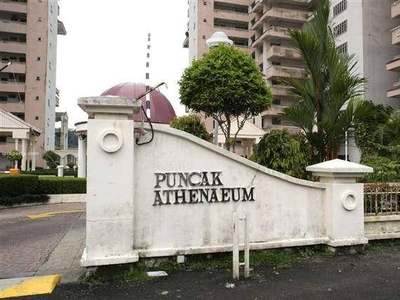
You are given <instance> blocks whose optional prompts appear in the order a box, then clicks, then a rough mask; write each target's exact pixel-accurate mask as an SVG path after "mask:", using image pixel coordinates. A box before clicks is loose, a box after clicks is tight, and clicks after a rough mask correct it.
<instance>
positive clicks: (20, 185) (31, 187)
mask: <svg viewBox="0 0 400 300" xmlns="http://www.w3.org/2000/svg"><path fill="white" fill-rule="evenodd" d="M38 181H39V177H38V176H35V175H6V176H0V198H1V197H15V196H19V195H27V194H37V193H36V188H37V185H38Z"/></svg>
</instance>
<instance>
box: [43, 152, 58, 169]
mask: <svg viewBox="0 0 400 300" xmlns="http://www.w3.org/2000/svg"><path fill="white" fill-rule="evenodd" d="M42 158H43V159H44V160H45V161H46V164H47V165H48V166H49V168H51V169H54V168H55V167H57V166H58V165H59V164H60V156H59V155H58V154H56V153H55V152H54V151H51V150H49V151H46V152H45V153H43V157H42Z"/></svg>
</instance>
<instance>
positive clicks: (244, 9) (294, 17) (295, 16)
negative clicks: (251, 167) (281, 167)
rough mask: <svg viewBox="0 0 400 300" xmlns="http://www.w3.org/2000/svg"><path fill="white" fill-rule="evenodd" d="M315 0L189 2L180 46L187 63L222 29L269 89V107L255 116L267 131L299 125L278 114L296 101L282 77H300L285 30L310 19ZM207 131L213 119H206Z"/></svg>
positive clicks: (296, 56)
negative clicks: (250, 60) (186, 50)
mask: <svg viewBox="0 0 400 300" xmlns="http://www.w3.org/2000/svg"><path fill="white" fill-rule="evenodd" d="M317 2H318V0H301V1H299V0H279V1H278V0H228V1H226V0H224V1H214V0H195V1H192V0H190V1H188V4H189V10H188V17H189V22H188V32H187V38H186V40H185V42H184V46H186V47H188V48H189V59H190V61H192V60H195V59H198V58H201V57H202V55H203V54H204V53H205V52H207V51H208V49H207V46H206V40H207V39H208V38H210V36H211V35H212V34H213V33H214V32H216V31H223V32H225V33H226V34H227V35H228V37H229V38H230V39H231V40H232V41H233V43H234V46H236V47H238V48H239V49H242V50H244V51H246V52H248V53H249V54H251V55H252V57H253V58H254V59H255V61H256V63H257V65H258V66H259V67H260V71H261V72H262V74H263V75H264V76H265V80H266V82H267V83H268V85H269V86H270V87H271V90H272V93H273V96H274V100H273V106H272V107H271V108H270V109H269V110H266V111H264V112H263V113H262V114H260V115H259V116H257V117H256V118H254V119H253V123H254V124H255V125H256V126H258V127H259V128H262V129H264V130H266V131H268V130H270V129H272V128H286V129H289V131H296V130H297V128H295V127H292V126H290V125H289V124H288V123H286V122H284V121H283V120H282V119H281V118H280V117H279V113H280V112H281V111H282V109H283V107H285V106H289V105H293V104H295V103H296V102H297V99H296V98H294V97H293V96H292V95H291V94H290V93H289V92H288V90H287V87H286V86H285V85H283V84H282V83H281V81H280V79H281V78H285V77H296V78H304V77H305V75H306V74H305V71H304V68H303V63H302V59H301V57H300V55H299V53H298V52H296V51H295V50H294V49H293V46H292V42H291V40H290V37H289V36H288V35H287V29H288V28H301V27H302V26H303V24H304V23H305V22H307V21H308V19H309V17H310V15H311V12H312V10H313V9H314V7H315V4H316V3H317ZM205 123H206V127H207V129H208V130H211V129H212V127H213V122H212V119H210V118H208V119H206V120H205Z"/></svg>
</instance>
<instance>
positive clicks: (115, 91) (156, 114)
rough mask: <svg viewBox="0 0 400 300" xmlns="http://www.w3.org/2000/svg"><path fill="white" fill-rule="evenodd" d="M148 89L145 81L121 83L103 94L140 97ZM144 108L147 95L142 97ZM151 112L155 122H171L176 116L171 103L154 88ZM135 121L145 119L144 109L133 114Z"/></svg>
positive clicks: (151, 97)
mask: <svg viewBox="0 0 400 300" xmlns="http://www.w3.org/2000/svg"><path fill="white" fill-rule="evenodd" d="M145 91H146V85H144V84H143V83H132V82H126V83H120V84H117V85H116V86H113V87H112V88H109V89H108V90H106V91H105V92H103V93H102V94H101V96H120V97H125V98H130V99H132V98H135V99H136V98H138V97H139V96H140V95H142V94H143V93H144V92H145ZM141 100H142V106H143V108H145V107H146V97H143V98H142V99H141ZM150 113H151V121H152V122H153V123H162V124H169V122H171V121H172V120H173V119H174V118H175V117H176V114H175V110H174V108H173V107H172V105H171V103H170V102H169V100H168V99H167V97H165V96H164V95H163V94H162V93H160V92H159V91H157V90H154V91H152V92H151V93H150ZM133 119H134V120H135V121H145V120H146V118H145V117H144V114H143V112H142V111H140V113H139V114H136V115H134V116H133Z"/></svg>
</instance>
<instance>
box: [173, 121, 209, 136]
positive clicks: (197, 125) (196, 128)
mask: <svg viewBox="0 0 400 300" xmlns="http://www.w3.org/2000/svg"><path fill="white" fill-rule="evenodd" d="M169 126H170V127H172V128H175V129H179V130H182V131H185V132H187V133H190V134H193V135H195V136H197V137H199V138H201V139H203V140H206V141H210V134H209V133H208V132H207V129H206V127H205V125H204V123H202V122H201V119H200V117H199V116H198V115H188V116H182V117H179V118H175V119H173V120H172V121H171V122H170V123H169Z"/></svg>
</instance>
